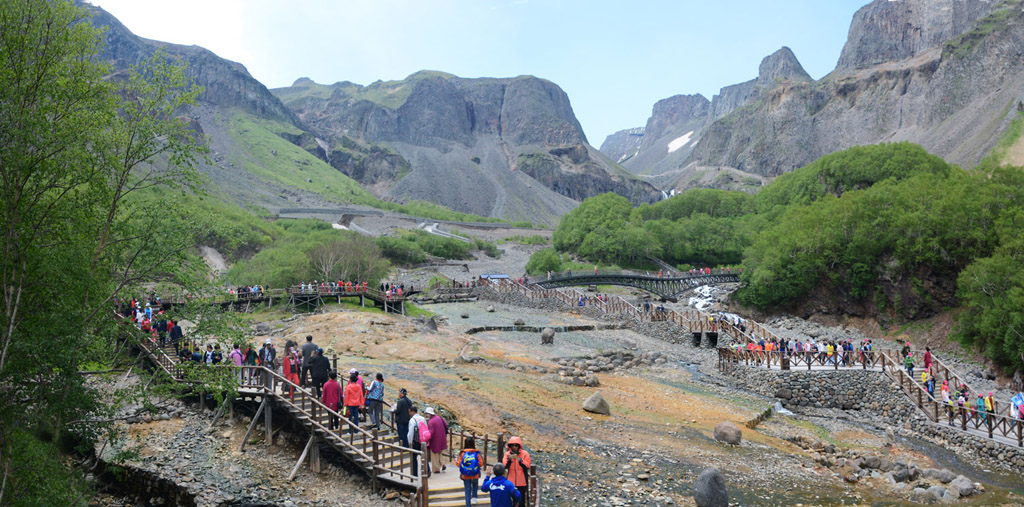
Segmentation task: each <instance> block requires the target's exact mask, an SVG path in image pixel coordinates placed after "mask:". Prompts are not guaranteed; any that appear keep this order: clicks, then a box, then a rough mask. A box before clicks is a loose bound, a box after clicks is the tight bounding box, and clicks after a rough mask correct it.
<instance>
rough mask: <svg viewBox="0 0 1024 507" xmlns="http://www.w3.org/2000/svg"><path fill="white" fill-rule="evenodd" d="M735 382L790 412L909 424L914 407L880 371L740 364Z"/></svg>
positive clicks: (734, 377)
mask: <svg viewBox="0 0 1024 507" xmlns="http://www.w3.org/2000/svg"><path fill="white" fill-rule="evenodd" d="M729 375H730V376H731V377H732V378H733V380H734V381H735V382H736V383H737V384H739V385H741V386H744V387H746V388H747V389H749V390H751V391H754V392H756V393H758V394H763V395H765V396H769V397H772V398H774V399H776V400H778V401H780V402H782V406H784V407H786V408H788V409H791V410H792V409H795V408H799V407H813V408H837V409H841V410H870V411H872V412H874V413H876V414H878V415H880V416H882V417H885V418H886V419H889V420H890V421H891V422H893V423H896V424H899V423H901V422H904V421H906V419H907V417H909V416H910V415H911V414H912V413H913V411H914V410H915V408H914V407H913V406H911V405H910V404H909V403H908V402H907V401H906V399H905V398H904V397H903V395H902V394H901V393H900V392H899V391H897V390H896V389H894V388H893V386H892V383H891V382H890V381H889V379H888V378H886V377H885V376H884V375H883V374H882V373H880V372H874V371H857V370H845V371H813V372H810V371H801V370H788V371H784V370H769V369H766V368H754V367H749V366H743V365H737V367H736V369H734V370H733V371H732V372H731V373H730V374H729Z"/></svg>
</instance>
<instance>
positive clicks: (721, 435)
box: [715, 421, 743, 445]
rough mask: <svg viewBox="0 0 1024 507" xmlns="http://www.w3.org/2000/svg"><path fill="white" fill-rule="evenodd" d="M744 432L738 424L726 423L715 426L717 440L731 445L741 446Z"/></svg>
mask: <svg viewBox="0 0 1024 507" xmlns="http://www.w3.org/2000/svg"><path fill="white" fill-rule="evenodd" d="M742 438H743V432H742V431H740V428H739V426H736V424H734V423H732V422H730V421H725V422H720V423H718V424H716V425H715V440H718V441H719V442H724V443H726V444H731V445H739V443H740V440H741V439H742Z"/></svg>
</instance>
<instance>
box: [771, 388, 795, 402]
mask: <svg viewBox="0 0 1024 507" xmlns="http://www.w3.org/2000/svg"><path fill="white" fill-rule="evenodd" d="M775 397H776V398H781V399H783V400H791V399H793V391H792V390H791V389H789V388H788V387H783V388H782V389H779V390H778V391H776V392H775Z"/></svg>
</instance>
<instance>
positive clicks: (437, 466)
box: [426, 407, 448, 474]
mask: <svg viewBox="0 0 1024 507" xmlns="http://www.w3.org/2000/svg"><path fill="white" fill-rule="evenodd" d="M426 412H427V415H429V416H430V419H428V420H427V429H429V430H430V442H429V443H430V469H431V472H433V473H435V474H437V473H441V472H444V471H445V470H447V469H448V466H447V465H444V464H442V463H441V454H442V453H443V452H444V451H445V449H447V448H448V423H447V422H445V420H444V418H443V417H441V416H440V415H438V414H437V413H436V412H434V407H427V410H426Z"/></svg>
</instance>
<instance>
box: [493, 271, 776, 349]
mask: <svg viewBox="0 0 1024 507" xmlns="http://www.w3.org/2000/svg"><path fill="white" fill-rule="evenodd" d="M490 287H491V288H493V289H494V290H496V291H497V292H499V293H506V294H508V293H511V294H518V295H521V296H523V297H526V298H528V299H530V300H534V301H536V300H542V299H553V300H556V301H558V302H561V303H563V304H566V305H569V306H572V307H579V301H580V298H581V297H582V298H583V303H584V307H585V306H588V305H589V306H592V307H596V308H598V309H600V310H601V312H602V313H605V314H608V315H625V316H627V317H629V318H632V319H633V320H636V321H638V322H672V323H675V324H676V325H678V326H679V327H682V328H685V329H686V330H687V331H688V332H693V333H704V332H717V333H722V334H724V335H725V336H728V337H730V338H732V339H733V340H735V341H737V342H739V343H744V344H745V343H748V342H751V341H757V340H761V339H764V340H772V339H773V338H776V336H775V334H774V333H772V332H771V331H769V330H768V329H767V328H765V327H764V326H762V325H760V324H758V323H756V322H754V321H751V320H744V321H743V326H744V328H745V329H740V328H739V327H737V326H736V325H734V324H732V323H731V322H728V321H726V320H722V319H714V318H712V316H711V315H709V314H708V313H706V312H703V311H700V310H697V309H695V308H685V309H679V310H665V311H660V310H659V309H658V308H657V307H651V309H650V310H649V311H645V310H644V309H643V308H642V307H637V306H635V305H633V304H632V303H630V302H629V301H626V300H625V299H624V298H622V297H621V296H617V295H605V296H604V297H603V298H597V297H596V296H594V295H592V294H589V293H586V292H582V291H580V290H578V289H575V288H562V289H542V288H539V287H536V286H533V285H523V284H520V283H517V282H514V281H509V280H500V281H496V282H492V283H491V284H490Z"/></svg>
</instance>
